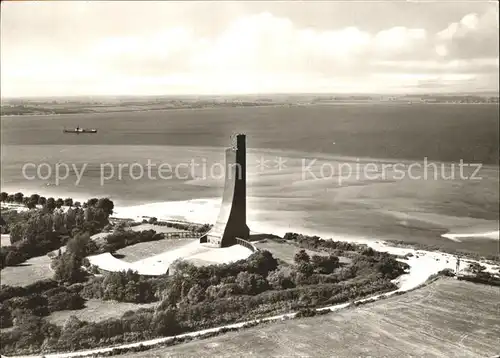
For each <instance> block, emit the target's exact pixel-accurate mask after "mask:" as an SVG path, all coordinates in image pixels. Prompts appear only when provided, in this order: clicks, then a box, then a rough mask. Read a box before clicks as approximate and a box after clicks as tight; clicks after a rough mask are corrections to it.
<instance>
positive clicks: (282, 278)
mask: <svg viewBox="0 0 500 358" xmlns="http://www.w3.org/2000/svg"><path fill="white" fill-rule="evenodd" d="M267 282H269V285H270V286H271V287H272V288H274V289H276V290H282V289H287V288H293V287H294V286H295V284H294V283H293V279H292V276H291V273H290V270H285V269H284V268H278V269H276V270H274V271H271V272H269V275H267Z"/></svg>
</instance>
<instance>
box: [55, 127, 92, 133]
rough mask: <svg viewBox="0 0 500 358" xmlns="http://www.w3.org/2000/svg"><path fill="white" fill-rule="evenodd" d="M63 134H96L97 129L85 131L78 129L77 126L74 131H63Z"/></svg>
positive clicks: (84, 129)
mask: <svg viewBox="0 0 500 358" xmlns="http://www.w3.org/2000/svg"><path fill="white" fill-rule="evenodd" d="M63 133H71V134H81V133H97V129H94V128H92V129H86V128H80V126H77V127H76V128H74V129H66V128H64V129H63Z"/></svg>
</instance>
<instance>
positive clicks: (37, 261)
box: [0, 255, 54, 286]
mask: <svg viewBox="0 0 500 358" xmlns="http://www.w3.org/2000/svg"><path fill="white" fill-rule="evenodd" d="M53 275H54V272H53V271H52V270H51V269H50V258H49V257H48V256H47V255H44V256H38V257H33V258H31V259H29V260H27V261H26V262H23V263H22V264H19V265H17V266H7V267H4V268H3V269H2V271H0V278H1V282H2V285H9V286H27V285H29V284H32V283H34V282H36V281H39V280H44V279H47V278H52V277H53Z"/></svg>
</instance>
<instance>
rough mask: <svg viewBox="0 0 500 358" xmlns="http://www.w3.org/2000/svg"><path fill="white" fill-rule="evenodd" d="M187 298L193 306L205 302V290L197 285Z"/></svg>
mask: <svg viewBox="0 0 500 358" xmlns="http://www.w3.org/2000/svg"><path fill="white" fill-rule="evenodd" d="M186 298H187V301H188V302H189V303H192V304H195V303H198V302H203V300H204V299H205V290H204V289H203V287H201V285H198V284H196V285H194V286H193V287H191V289H190V290H189V292H188V294H187V297H186Z"/></svg>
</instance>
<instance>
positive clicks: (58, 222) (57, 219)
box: [53, 212, 66, 234]
mask: <svg viewBox="0 0 500 358" xmlns="http://www.w3.org/2000/svg"><path fill="white" fill-rule="evenodd" d="M53 220H54V231H55V232H57V233H61V234H62V233H65V232H66V227H65V225H64V214H62V213H60V212H55V213H54V214H53Z"/></svg>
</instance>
